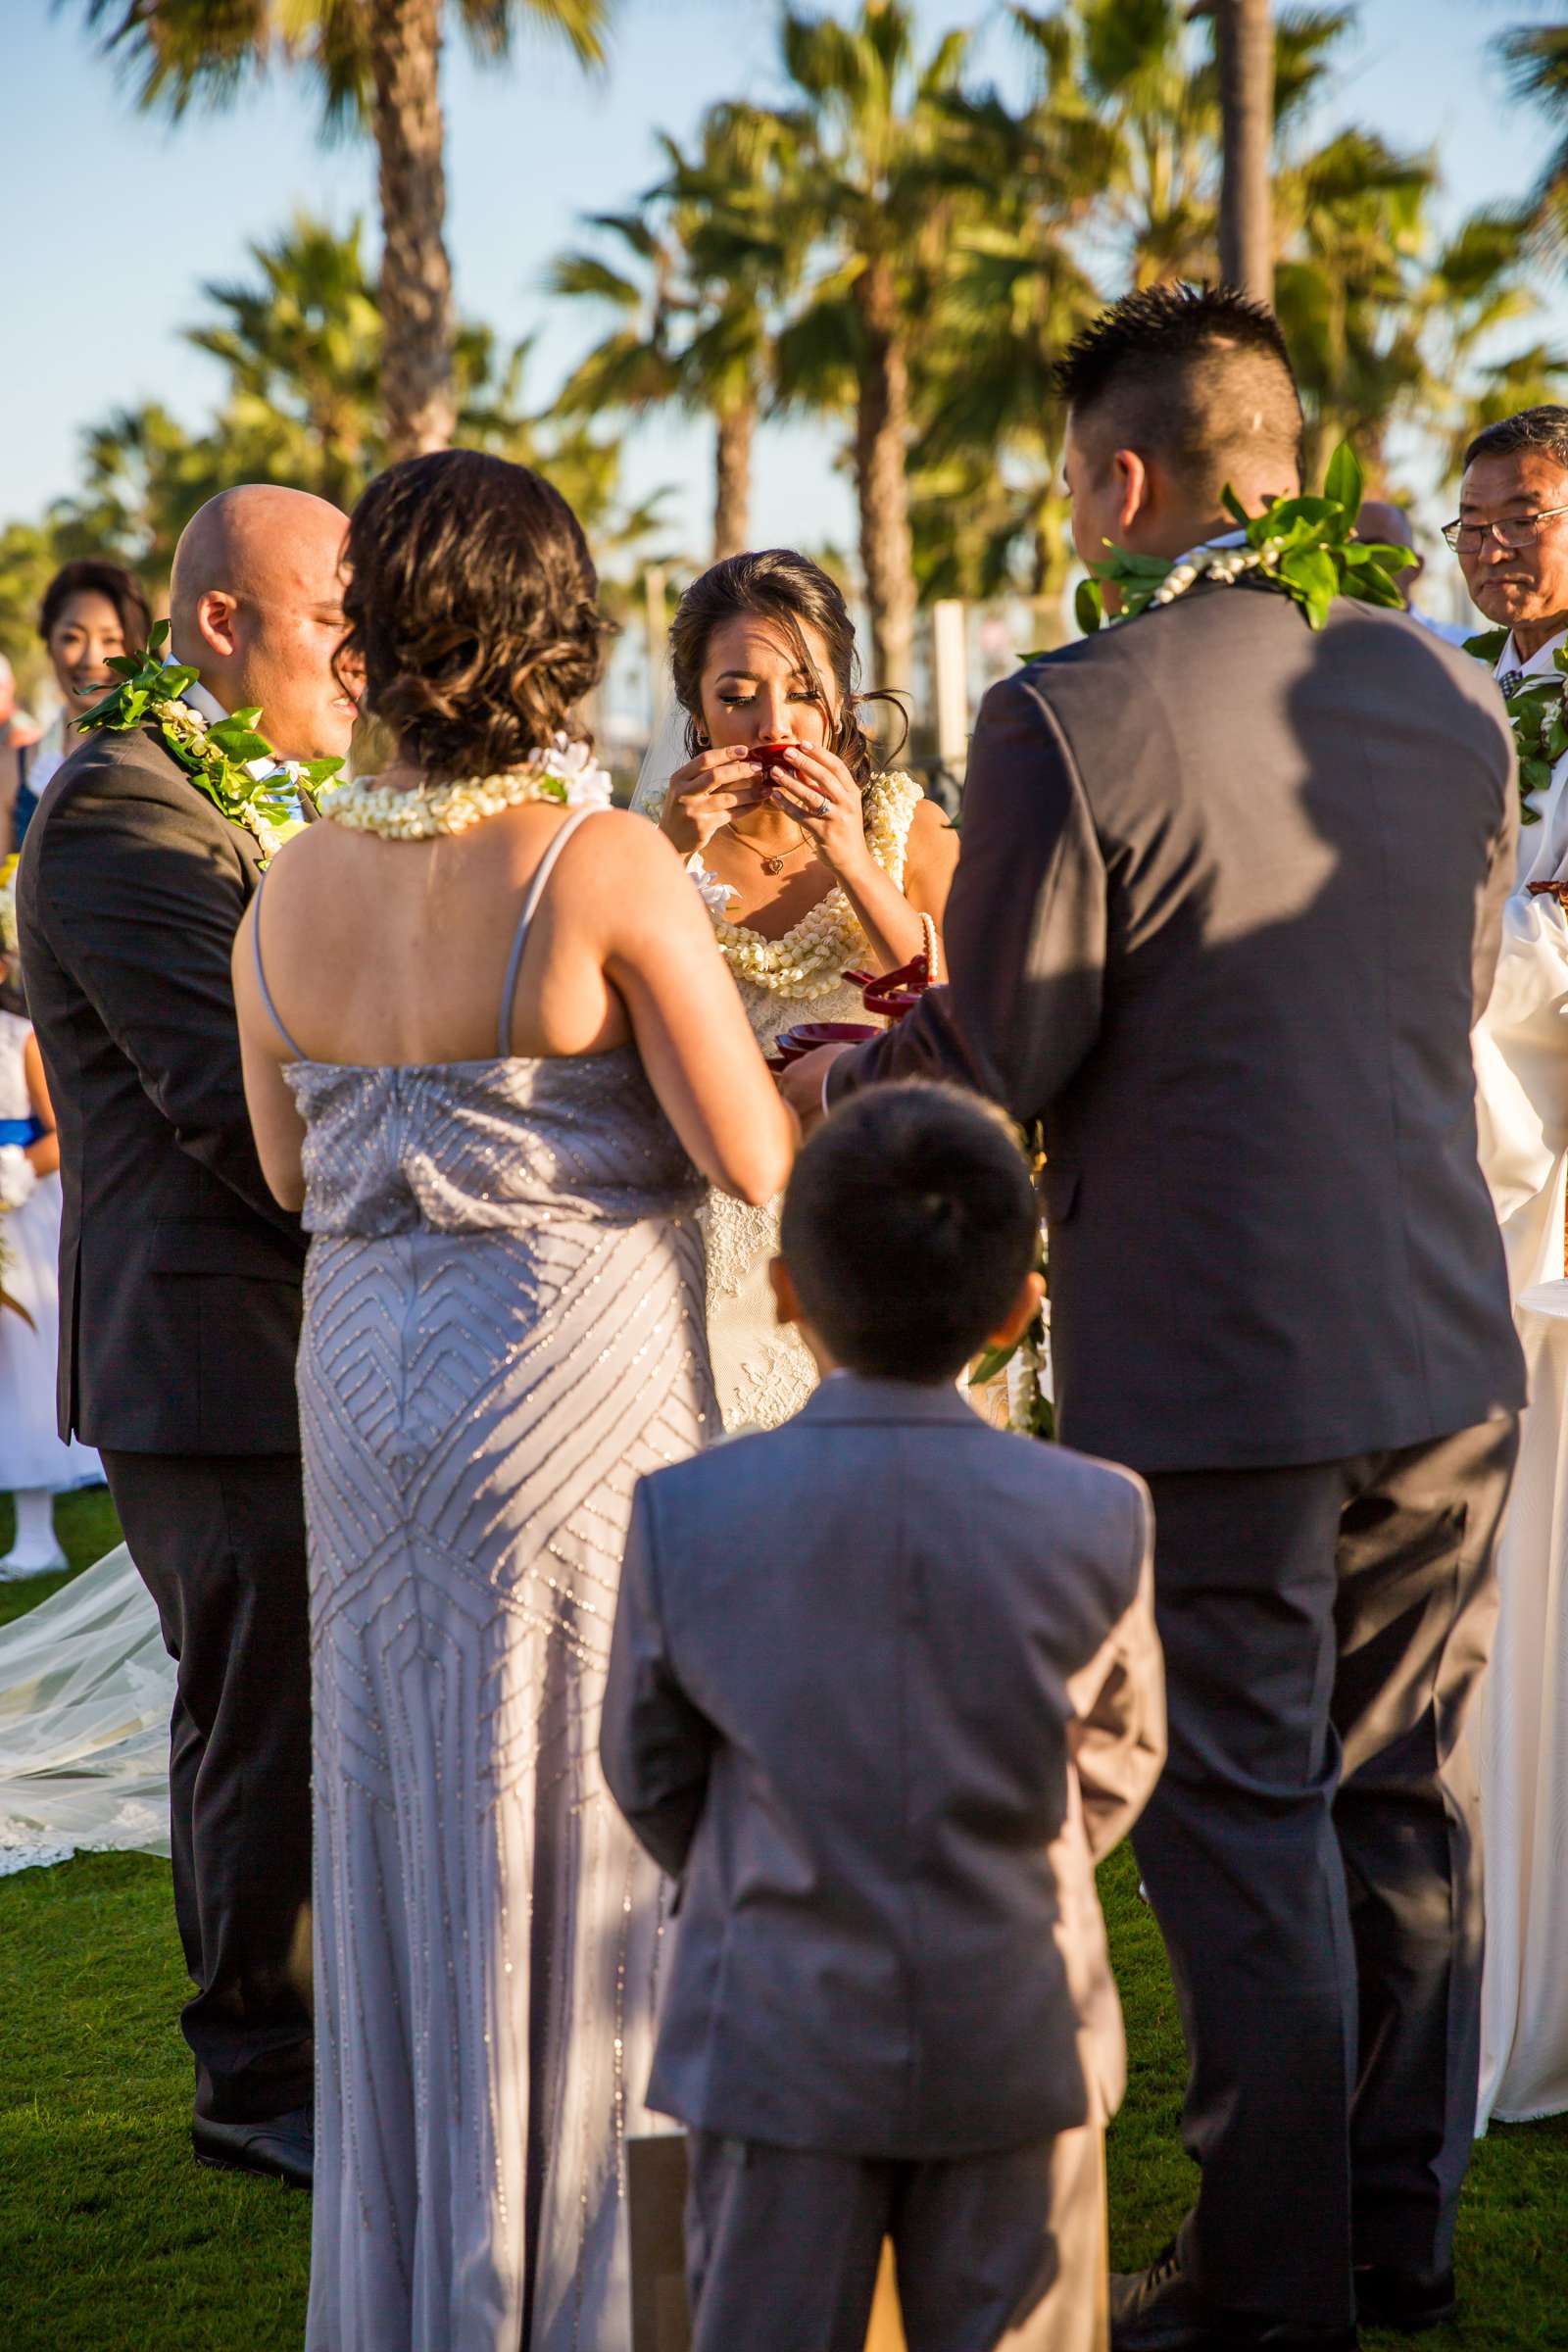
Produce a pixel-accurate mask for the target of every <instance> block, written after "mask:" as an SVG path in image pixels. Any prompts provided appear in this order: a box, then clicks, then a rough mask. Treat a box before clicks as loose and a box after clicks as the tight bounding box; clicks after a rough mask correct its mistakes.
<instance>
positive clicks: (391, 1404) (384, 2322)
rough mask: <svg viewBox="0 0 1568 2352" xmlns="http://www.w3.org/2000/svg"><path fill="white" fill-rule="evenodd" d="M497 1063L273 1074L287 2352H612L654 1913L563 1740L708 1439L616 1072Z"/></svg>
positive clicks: (656, 1957) (690, 1172)
mask: <svg viewBox="0 0 1568 2352" xmlns="http://www.w3.org/2000/svg"><path fill="white" fill-rule="evenodd" d="M570 829H571V820H568V822H567V824H566V825H564V826H563V828H562V829H561V831H560V832H559V833H558V834H557V836H556V840H555V843H554V844H553V845H552V850H551V852H550V853H549V854H548V855H547V858H546V860H545V864H544V865H543V866H542V867H541V870H540V874H539V877H538V879H537V881H536V883H535V885H534V889H533V891H532V892H531V893H530V898H529V906H528V908H527V909H526V910H525V912H524V917H523V924H522V926H521V928H520V929H519V932H518V938H517V946H516V952H515V956H514V959H513V967H512V969H513V973H514V974H515V970H516V966H517V959H518V957H519V956H520V953H521V946H522V938H523V933H524V932H525V930H526V927H527V921H528V915H529V914H530V913H531V911H532V908H533V907H534V906H535V905H537V902H538V895H539V892H540V891H541V890H542V889H543V887H544V884H545V880H546V878H547V875H548V871H549V868H550V865H551V864H552V863H553V860H554V855H555V851H556V849H557V848H559V845H560V844H561V843H562V842H564V839H565V837H566V834H567V832H568V831H569V830H570ZM511 994H512V980H511V978H510V977H509V982H508V988H507V992H506V1003H507V1005H510V1001H511ZM509 1029H510V1020H509V1018H508V1015H507V1013H506V1012H505V1011H504V1012H503V1016H502V1021H501V1037H500V1047H499V1051H498V1054H497V1056H496V1058H495V1059H494V1060H489V1061H478V1062H455V1063H449V1064H440V1065H435V1066H426V1067H418V1068H356V1067H347V1066H338V1065H330V1064H325V1063H320V1062H313V1061H310V1060H308V1059H306V1058H305V1057H303V1056H301V1057H300V1058H298V1059H296V1060H295V1061H294V1062H293V1063H291V1064H290V1065H289V1067H288V1071H287V1075H288V1078H289V1082H290V1084H291V1086H292V1088H293V1091H294V1094H295V1098H296V1100H297V1102H298V1104H299V1107H300V1111H301V1114H302V1116H303V1117H304V1120H305V1122H306V1128H307V1136H306V1144H305V1172H306V1182H307V1196H308V1197H307V1203H306V1211H305V1222H306V1225H307V1227H308V1229H309V1230H310V1232H311V1234H312V1236H313V1240H312V1246H311V1254H310V1259H309V1263H308V1266H307V1272H306V1290H305V1327H304V1337H303V1341H302V1345H301V1353H300V1407H301V1418H302V1427H303V1435H304V1447H305V1495H306V1512H307V1522H308V1527H309V1534H310V1561H311V1639H312V1651H313V1701H314V1706H315V1716H316V1735H315V1807H316V1813H315V1820H316V1988H317V2051H318V2062H317V2063H318V2111H317V2162H316V2180H317V2188H316V2211H315V2224H314V2240H313V2248H312V2275H311V2302H310V2318H309V2325H308V2331H307V2343H308V2346H309V2347H310V2352H519V2347H522V2348H523V2352H627V2347H628V2346H629V2342H630V2320H629V2299H628V2277H627V2272H628V2249H627V2232H626V2226H625V2159H624V2146H625V2139H626V2136H627V2134H628V2133H629V2132H631V2131H648V2130H650V2129H659V2128H660V2127H659V2126H658V2125H657V2124H652V2123H651V2121H650V2119H649V2118H648V2116H647V2115H646V2113H645V2111H644V2109H643V2106H642V2092H643V2088H644V2085H645V2084H646V2082H647V2081H648V2074H649V2066H650V2061H651V2058H652V2051H653V2032H654V2011H655V2000H656V1994H657V1987H658V1978H659V1966H660V1955H661V1948H662V1936H663V1933H664V1925H665V1899H664V1887H663V1882H662V1880H661V1879H660V1877H659V1874H658V1872H657V1871H656V1869H655V1867H654V1865H653V1864H652V1863H651V1862H649V1861H648V1860H647V1859H646V1857H645V1856H644V1855H643V1854H642V1852H641V1849H640V1848H639V1847H638V1846H637V1845H636V1843H635V1841H634V1839H633V1838H632V1836H631V1833H630V1832H629V1831H628V1830H627V1829H626V1828H625V1826H624V1824H623V1823H622V1821H621V1819H620V1817H619V1815H618V1813H617V1812H616V1811H615V1809H614V1806H613V1803H612V1801H611V1799H610V1798H609V1796H608V1794H607V1792H606V1789H605V1787H604V1783H603V1780H602V1778H601V1775H600V1769H599V1758H598V1740H599V1709H600V1702H601V1697H602V1693H603V1687H604V1676H605V1667H606V1662H607V1656H608V1651H609V1645H610V1634H611V1625H612V1619H613V1610H614V1605H615V1593H616V1580H617V1577H618V1574H619V1567H620V1553H621V1545H622V1542H623V1539H624V1535H625V1531H626V1527H627V1523H628V1518H629V1514H630V1507H631V1498H632V1490H633V1488H634V1486H635V1484H636V1481H637V1479H638V1478H639V1476H640V1475H641V1474H642V1473H643V1472H645V1471H649V1470H653V1469H655V1468H657V1467H659V1466H660V1465H661V1464H663V1463H667V1462H670V1461H673V1460H676V1459H678V1458H680V1457H682V1456H684V1455H686V1454H689V1453H691V1452H692V1451H694V1450H695V1449H696V1447H697V1446H699V1445H700V1444H702V1442H703V1440H704V1439H705V1437H706V1436H707V1435H709V1434H710V1432H711V1429H712V1428H713V1427H714V1426H715V1423H716V1415H715V1409H714V1403H713V1397H712V1386H711V1375H710V1372H709V1368H708V1356H707V1349H706V1347H705V1344H704V1336H703V1287H704V1271H703V1250H702V1243H701V1238H700V1235H699V1232H698V1227H697V1220H696V1209H697V1204H698V1201H700V1199H701V1197H702V1191H703V1187H702V1183H701V1180H700V1179H699V1177H698V1175H697V1173H696V1171H695V1169H694V1168H693V1167H692V1166H691V1164H690V1162H689V1160H688V1159H687V1157H686V1154H685V1152H684V1151H683V1150H682V1148H681V1146H680V1144H679V1143H678V1141H677V1140H676V1137H675V1135H674V1133H673V1131H672V1130H671V1128H670V1127H669V1125H668V1124H667V1122H666V1120H665V1118H664V1116H663V1113H662V1110H661V1108H660V1106H659V1103H658V1102H657V1101H656V1099H655V1096H654V1094H653V1091H652V1088H651V1087H650V1085H649V1082H648V1080H647V1077H646V1076H645V1074H644V1071H643V1067H642V1063H641V1061H640V1060H639V1058H638V1055H637V1054H636V1052H635V1050H633V1049H632V1048H629V1047H626V1048H621V1049H619V1050H616V1051H613V1052H611V1053H606V1054H598V1055H595V1056H593V1057H591V1058H588V1057H585V1058H581V1059H562V1060H530V1059H523V1058H519V1057H517V1056H515V1055H513V1054H510V1053H509V1052H508V1051H507V1038H508V1033H509Z"/></svg>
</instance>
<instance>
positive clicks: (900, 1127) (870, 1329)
mask: <svg viewBox="0 0 1568 2352" xmlns="http://www.w3.org/2000/svg"><path fill="white" fill-rule="evenodd" d="M1039 1223H1040V1211H1039V1207H1038V1204H1037V1202H1036V1200H1035V1190H1034V1185H1033V1183H1032V1182H1031V1180H1030V1175H1029V1169H1028V1166H1027V1164H1026V1162H1025V1160H1024V1157H1023V1153H1022V1152H1020V1150H1019V1148H1018V1145H1017V1142H1016V1140H1015V1139H1014V1136H1013V1133H1012V1130H1011V1128H1010V1127H1009V1126H1008V1125H1007V1122H1006V1121H1005V1119H1004V1117H1003V1116H1002V1114H1001V1112H1000V1111H996V1110H993V1109H991V1108H990V1106H989V1105H988V1104H986V1103H981V1102H980V1101H979V1100H978V1099H977V1098H976V1097H975V1096H973V1095H968V1094H965V1093H963V1092H962V1091H961V1089H959V1088H958V1087H956V1086H928V1085H917V1086H888V1087H873V1088H871V1089H869V1090H868V1091H867V1092H866V1093H865V1094H862V1095H857V1096H855V1097H854V1098H853V1099H852V1100H851V1101H850V1102H849V1103H846V1104H845V1105H844V1107H843V1108H842V1109H841V1110H836V1111H835V1112H834V1113H833V1116H832V1117H831V1118H830V1119H828V1120H827V1121H826V1123H825V1124H824V1125H823V1126H822V1127H820V1128H819V1129H818V1130H817V1132H816V1134H815V1135H813V1136H812V1138H811V1140H810V1142H809V1144H808V1145H807V1147H806V1149H805V1151H804V1152H802V1153H801V1156H800V1158H799V1159H798V1160H797V1161H796V1163H795V1173H794V1175H793V1176H792V1177H791V1178H790V1186H789V1191H788V1192H787V1193H786V1195H785V1197H784V1222H783V1231H782V1235H781V1244H782V1248H783V1253H784V1257H785V1260H786V1262H787V1264H788V1266H789V1269H790V1273H791V1275H792V1276H793V1277H794V1281H795V1289H796V1293H797V1295H798V1297H799V1299H800V1302H801V1308H802V1311H803V1312H804V1314H805V1315H806V1317H807V1320H808V1321H809V1323H810V1324H811V1326H812V1327H813V1329H814V1330H816V1331H817V1332H819V1333H820V1334H821V1337H822V1339H823V1341H824V1343H825V1344H826V1346H827V1347H828V1348H829V1349H830V1350H831V1351H832V1353H833V1355H834V1356H835V1357H836V1358H837V1359H838V1361H839V1362H840V1363H841V1364H844V1365H846V1366H847V1367H848V1369H849V1370H850V1371H852V1372H859V1373H862V1374H864V1375H866V1376H867V1377H869V1378H871V1379H875V1380H909V1381H918V1382H922V1383H925V1384H926V1385H928V1386H935V1385H936V1384H937V1383H938V1382H940V1381H945V1380H952V1379H953V1377H954V1376H955V1374H956V1373H957V1372H958V1371H959V1370H961V1368H962V1366H963V1365H964V1364H966V1363H967V1362H968V1361H969V1358H970V1357H971V1356H972V1355H974V1354H976V1353H977V1352H978V1350H979V1349H980V1348H982V1347H983V1346H984V1345H985V1342H986V1340H987V1339H988V1338H989V1337H990V1335H991V1333H992V1332H993V1331H995V1330H996V1328H997V1326H998V1325H999V1324H1000V1323H1001V1322H1002V1321H1003V1320H1004V1318H1005V1316H1006V1314H1007V1312H1008V1310H1009V1308H1010V1307H1011V1306H1012V1305H1013V1304H1014V1302H1015V1301H1016V1299H1017V1297H1018V1293H1019V1291H1020V1290H1021V1289H1022V1287H1023V1283H1024V1280H1025V1278H1026V1276H1027V1275H1028V1273H1029V1270H1030V1268H1031V1267H1032V1266H1033V1264H1034V1260H1035V1251H1036V1249H1037V1247H1038V1242H1039Z"/></svg>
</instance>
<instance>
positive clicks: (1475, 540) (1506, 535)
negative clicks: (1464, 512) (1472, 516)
mask: <svg viewBox="0 0 1568 2352" xmlns="http://www.w3.org/2000/svg"><path fill="white" fill-rule="evenodd" d="M1558 515H1568V507H1543V508H1542V510H1541V513H1540V514H1539V515H1513V516H1512V517H1511V518H1510V519H1509V520H1508V521H1507V522H1446V523H1445V524H1444V526H1443V536H1444V537H1445V539H1446V541H1447V543H1448V545H1449V546H1450V547H1451V548H1452V550H1453V552H1454V554H1455V555H1456V556H1473V555H1474V554H1475V553H1476V552H1477V550H1478V549H1479V548H1483V547H1485V546H1486V544H1487V541H1488V540H1489V539H1495V541H1496V542H1497V545H1498V546H1499V547H1505V548H1506V549H1507V550H1508V552H1509V554H1510V555H1517V554H1518V553H1519V551H1520V549H1521V548H1525V547H1528V546H1529V545H1530V543H1531V541H1532V540H1534V539H1539V538H1540V537H1541V533H1542V528H1543V526H1544V524H1546V523H1548V522H1554V521H1555V520H1556V518H1557V516H1558Z"/></svg>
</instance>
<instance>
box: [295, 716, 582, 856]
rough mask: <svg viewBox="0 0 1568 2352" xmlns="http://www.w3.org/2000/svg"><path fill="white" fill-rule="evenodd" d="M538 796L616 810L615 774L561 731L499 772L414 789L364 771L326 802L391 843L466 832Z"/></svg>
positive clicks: (353, 824) (346, 821) (341, 820)
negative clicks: (613, 804)
mask: <svg viewBox="0 0 1568 2352" xmlns="http://www.w3.org/2000/svg"><path fill="white" fill-rule="evenodd" d="M530 801H553V802H554V803H555V804H556V806H557V807H558V808H562V809H608V808H609V807H610V806H611V784H610V773H609V770H608V769H607V768H603V767H600V766H598V765H597V764H596V762H595V760H594V756H593V753H592V751H591V750H590V748H589V746H588V745H587V744H586V743H573V742H571V741H570V740H569V739H568V737H566V736H565V735H557V736H556V738H555V739H554V741H553V742H551V743H549V744H547V745H545V746H544V747H543V749H541V750H538V751H533V752H530V753H529V754H528V757H527V759H526V760H524V761H523V763H522V765H521V766H520V767H509V768H503V769H502V770H501V771H500V772H499V773H498V774H496V775H493V776H454V777H451V778H448V779H446V780H445V781H441V782H435V781H431V782H426V783H422V784H415V785H411V786H410V787H409V788H408V789H407V790H406V791H405V790H400V789H399V788H398V787H397V786H396V785H392V784H382V783H380V782H379V781H378V780H377V779H376V778H375V777H374V776H360V777H357V778H356V779H355V781H354V782H353V783H352V784H344V785H341V786H340V787H339V789H338V790H337V791H336V792H334V793H333V794H332V796H331V798H330V800H329V801H327V802H326V803H325V805H324V807H323V809H322V811H321V813H322V815H323V816H329V817H330V818H331V820H332V822H333V823H334V824H335V825H348V826H349V827H350V828H351V829H352V830H353V831H354V832H356V833H378V834H380V836H381V838H382V840H383V841H432V840H434V839H435V837H436V836H437V835H438V834H445V833H466V831H467V829H468V827H469V826H470V825H478V824H482V823H483V822H484V820H485V818H486V817H487V816H498V815H499V814H500V813H501V811H502V809H520V808H522V807H523V806H524V805H525V804H526V803H528V802H530Z"/></svg>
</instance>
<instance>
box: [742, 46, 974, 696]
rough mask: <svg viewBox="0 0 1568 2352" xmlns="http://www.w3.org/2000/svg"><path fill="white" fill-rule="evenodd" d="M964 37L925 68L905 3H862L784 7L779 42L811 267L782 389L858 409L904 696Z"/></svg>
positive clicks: (865, 519) (801, 398) (860, 476)
mask: <svg viewBox="0 0 1568 2352" xmlns="http://www.w3.org/2000/svg"><path fill="white" fill-rule="evenodd" d="M970 38H971V36H970V35H969V34H968V33H966V32H953V33H949V34H948V35H947V37H946V38H945V39H944V40H942V41H941V42H939V44H938V45H937V48H936V49H935V51H934V52H933V54H932V55H931V56H930V57H929V58H928V59H927V60H926V61H925V62H924V63H923V64H920V63H919V62H917V59H916V55H915V41H914V11H913V9H912V8H911V7H910V6H908V5H907V0H862V6H861V10H860V14H859V16H858V19H857V20H855V21H854V22H853V23H851V24H849V25H842V24H840V23H838V22H837V21H836V20H835V19H833V18H828V17H821V18H818V17H808V16H805V15H801V14H799V13H797V12H796V11H795V10H793V9H787V10H786V12H785V15H784V20H783V27H782V35H781V43H782V53H783V62H784V67H785V71H786V73H788V75H789V78H790V80H791V81H792V82H793V84H794V86H795V89H796V91H797V92H798V93H799V103H798V104H797V105H796V106H795V107H793V108H792V109H790V110H787V111H782V112H780V113H779V115H778V116H777V118H776V121H777V123H778V125H779V131H780V135H781V137H782V138H783V139H784V140H786V141H787V142H788V144H789V147H790V150H791V153H792V167H791V171H790V174H789V177H790V183H791V195H790V198H789V202H788V213H789V216H790V234H791V240H792V243H793V244H794V246H795V248H796V249H797V250H799V251H801V252H803V253H808V254H810V255H812V256H813V257H814V259H815V261H816V265H817V267H816V269H815V272H814V275H813V276H812V277H811V280H810V283H809V290H808V293H807V295H806V297H805V300H804V302H803V303H802V305H801V306H800V307H799V308H798V309H797V310H796V312H795V315H794V316H793V318H792V319H791V320H790V322H789V324H788V325H787V327H786V328H785V329H784V331H783V333H782V334H781V336H780V338H779V348H778V360H779V383H780V392H781V395H782V397H783V399H784V400H785V401H786V402H789V403H793V404H797V405H801V406H811V407H826V408H836V407H839V406H842V405H844V404H845V402H846V400H847V401H848V403H849V404H850V405H852V406H853V410H854V417H855V423H854V433H853V439H852V443H851V454H852V462H853V466H854V473H855V484H856V496H857V502H858V510H859V555H860V569H861V573H862V576H863V579H864V584H865V595H866V602H867V604H868V606H869V608H870V616H871V661H872V667H873V671H874V674H875V676H876V677H877V679H878V681H879V682H886V683H888V684H890V685H892V686H895V687H905V688H907V686H908V685H909V684H910V683H911V679H912V668H913V650H914V649H913V635H914V606H915V579H914V563H913V544H912V536H911V531H910V523H909V489H908V479H907V460H908V454H909V444H910V438H911V430H912V416H911V408H910V381H909V377H910V354H911V346H912V343H913V340H914V333H915V327H914V321H915V319H916V318H917V317H919V316H920V315H921V313H922V311H923V310H924V308H925V306H926V304H927V302H928V301H929V299H930V296H931V293H932V290H933V288H934V287H935V285H936V283H937V281H938V279H939V277H940V276H941V273H942V271H943V270H944V268H945V266H946V252H947V242H948V238H949V235H950V234H951V233H952V231H953V230H954V228H955V227H956V224H957V222H958V221H959V220H960V218H961V217H962V213H963V209H964V206H965V204H966V203H967V204H969V205H970V206H973V205H975V204H976V203H977V201H978V200H977V199H976V198H975V197H974V196H973V194H972V187H973V181H972V168H971V165H970V164H969V162H967V161H966V160H965V159H964V158H963V157H962V155H961V143H960V141H959V140H958V138H957V137H956V135H955V125H954V122H953V119H952V117H950V116H949V114H948V113H947V111H946V107H947V102H948V100H949V99H951V98H952V97H954V96H955V95H956V92H957V89H958V86H959V80H960V76H961V73H962V71H963V66H964V61H965V58H966V55H967V52H968V47H969V42H970ZM966 191H969V192H968V193H966Z"/></svg>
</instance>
